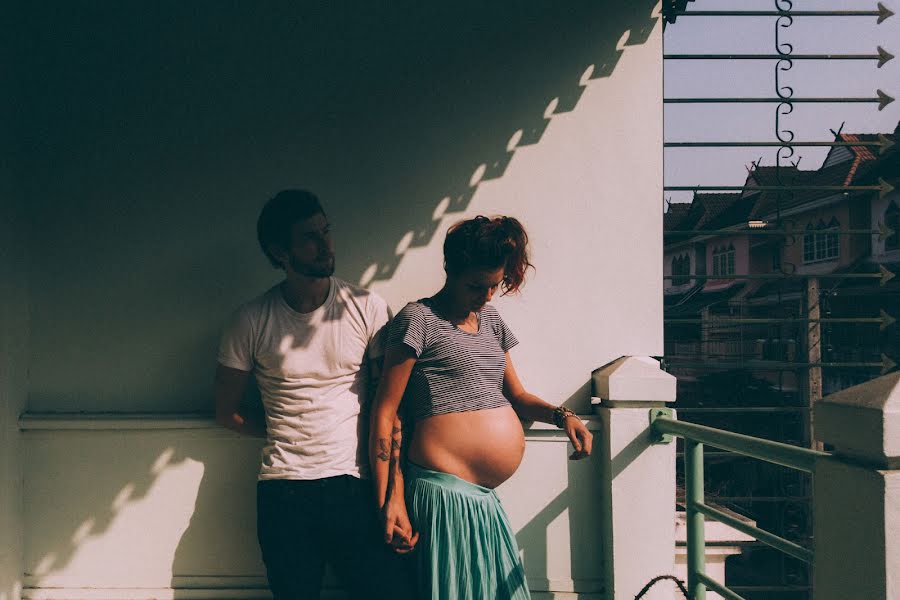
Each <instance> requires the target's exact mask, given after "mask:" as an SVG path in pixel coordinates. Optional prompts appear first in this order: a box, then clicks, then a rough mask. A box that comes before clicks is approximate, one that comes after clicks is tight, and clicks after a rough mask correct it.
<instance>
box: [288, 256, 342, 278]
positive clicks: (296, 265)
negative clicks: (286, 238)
mask: <svg viewBox="0 0 900 600" xmlns="http://www.w3.org/2000/svg"><path fill="white" fill-rule="evenodd" d="M291 270H293V271H294V272H295V273H297V274H298V275H304V276H306V277H331V276H332V275H334V256H329V257H328V258H326V259H324V260H321V261H317V262H314V263H302V262H300V261H299V260H297V259H296V258H294V257H293V256H292V257H291Z"/></svg>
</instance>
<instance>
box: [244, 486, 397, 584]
mask: <svg viewBox="0 0 900 600" xmlns="http://www.w3.org/2000/svg"><path fill="white" fill-rule="evenodd" d="M372 495H373V491H372V484H371V483H370V482H368V481H360V480H359V479H357V478H355V477H351V476H349V475H341V476H339V477H327V478H325V479H312V480H293V479H291V480H288V479H277V480H267V481H260V482H259V483H257V487H256V509H257V510H256V512H257V534H258V537H259V547H260V549H261V550H262V558H263V562H264V563H265V565H266V572H267V575H268V578H269V587H270V588H271V589H272V594H273V595H274V597H275V600H318V598H319V592H320V590H321V587H322V574H323V571H324V568H325V563H328V564H329V565H330V566H331V568H332V570H333V571H334V572H335V574H336V575H337V576H338V579H340V581H341V583H342V585H343V586H344V588H346V589H347V591H348V592H349V593H350V597H351V598H353V600H363V599H366V600H379V599H382V598H384V599H388V598H390V599H391V600H395V599H408V600H412V599H413V598H415V592H414V590H415V586H414V583H415V582H414V577H415V565H414V560H413V559H412V557H411V556H401V555H398V554H396V553H394V551H393V550H391V549H390V546H388V545H387V544H385V543H384V541H383V539H384V538H383V535H382V534H381V532H380V527H379V523H378V515H377V514H376V510H375V501H374V499H373V496H372Z"/></svg>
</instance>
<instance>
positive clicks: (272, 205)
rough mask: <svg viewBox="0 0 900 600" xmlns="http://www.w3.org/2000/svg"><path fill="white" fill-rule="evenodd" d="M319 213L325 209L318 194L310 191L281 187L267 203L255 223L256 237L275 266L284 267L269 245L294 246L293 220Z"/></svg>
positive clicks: (279, 246) (277, 267)
mask: <svg viewBox="0 0 900 600" xmlns="http://www.w3.org/2000/svg"><path fill="white" fill-rule="evenodd" d="M318 213H322V214H323V215H324V214H325V211H324V210H322V205H321V204H319V199H318V198H317V197H316V195H315V194H313V193H312V192H309V191H307V190H282V191H280V192H278V193H277V194H275V197H274V198H272V199H271V200H269V201H268V202H266V205H265V206H264V207H263V209H262V212H260V213H259V220H258V221H257V222H256V239H258V240H259V247H260V248H262V251H263V254H265V255H266V258H268V259H269V262H270V263H272V266H273V267H275V268H276V269H281V268H282V265H281V263H280V262H278V260H277V259H276V258H275V257H274V256H272V253H271V252H270V251H269V247H270V246H276V247H278V248H284V249H285V250H286V249H287V248H288V247H289V246H290V245H291V228H292V227H293V226H294V223H297V222H298V221H303V220H304V219H308V218H310V217H311V216H313V215H315V214H318Z"/></svg>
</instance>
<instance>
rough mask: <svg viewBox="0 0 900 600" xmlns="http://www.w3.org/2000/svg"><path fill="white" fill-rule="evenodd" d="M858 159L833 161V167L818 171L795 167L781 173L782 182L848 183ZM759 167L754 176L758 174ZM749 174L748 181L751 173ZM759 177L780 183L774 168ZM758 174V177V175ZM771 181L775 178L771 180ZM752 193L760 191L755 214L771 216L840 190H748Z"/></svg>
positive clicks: (753, 216) (801, 183)
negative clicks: (834, 162)
mask: <svg viewBox="0 0 900 600" xmlns="http://www.w3.org/2000/svg"><path fill="white" fill-rule="evenodd" d="M855 164H856V163H855V161H843V162H839V163H836V164H833V165H831V166H829V167H823V168H821V169H817V170H815V171H802V170H799V169H794V170H793V171H789V172H788V173H787V174H785V173H782V174H781V177H780V179H781V185H794V186H802V185H816V186H819V185H822V186H836V185H838V186H839V185H847V181H848V178H852V176H853V174H852V173H851V170H852V169H854V165H855ZM764 168H765V169H773V168H772V167H764ZM756 170H758V168H757V169H755V170H754V172H753V173H751V176H754V174H755V171H756ZM751 176H748V178H747V179H748V185H750V184H749V180H750V177H751ZM755 177H759V179H761V180H763V181H767V183H764V184H760V185H779V183H778V178H777V177H776V176H775V174H774V170H773V171H772V172H769V173H767V174H765V176H759V175H755ZM755 177H754V178H755ZM768 181H772V183H769V182H768ZM746 193H748V194H754V195H758V200H757V202H756V204H755V206H754V207H753V210H752V211H751V213H750V217H751V218H755V219H761V218H764V217H768V216H770V215H774V214H775V213H776V212H779V211H784V210H787V209H789V208H796V207H798V206H802V205H803V204H807V203H809V202H813V201H815V200H820V199H822V198H827V197H829V196H834V195H835V194H836V193H837V192H834V191H829V190H798V191H781V192H779V191H762V192H752V191H748V192H746Z"/></svg>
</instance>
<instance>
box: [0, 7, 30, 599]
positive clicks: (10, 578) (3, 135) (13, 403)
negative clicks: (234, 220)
mask: <svg viewBox="0 0 900 600" xmlns="http://www.w3.org/2000/svg"><path fill="white" fill-rule="evenodd" d="M17 14H18V13H17V11H16V10H15V8H14V7H10V11H9V12H8V13H7V14H6V16H7V17H13V19H12V21H10V22H15V16H17ZM16 40H17V38H16V36H15V34H14V32H13V31H11V30H10V29H8V28H6V27H3V28H0V73H2V74H3V77H2V79H0V85H2V86H3V88H4V92H3V93H0V114H2V115H3V118H0V157H2V159H0V600H16V598H17V597H18V594H19V588H20V585H21V580H22V570H23V563H22V539H23V537H22V527H21V508H22V505H21V500H22V472H21V445H20V442H21V436H20V434H19V428H18V419H19V413H21V412H23V411H24V409H25V402H26V394H27V382H28V362H27V361H28V283H27V280H28V271H27V262H28V257H27V250H26V246H27V243H28V229H29V228H28V223H27V217H26V214H25V203H24V200H23V192H22V187H21V178H20V170H19V165H18V161H17V157H18V155H19V151H20V142H21V138H20V135H19V134H20V131H19V130H18V129H17V125H18V124H19V123H20V122H21V114H20V112H19V108H20V104H19V100H20V99H19V98H18V97H17V95H16V93H15V92H16V90H17V89H18V84H19V81H18V74H19V73H18V66H19V60H20V58H21V57H20V56H19V54H18V50H17V48H16V46H15V45H14V42H15V41H16Z"/></svg>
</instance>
